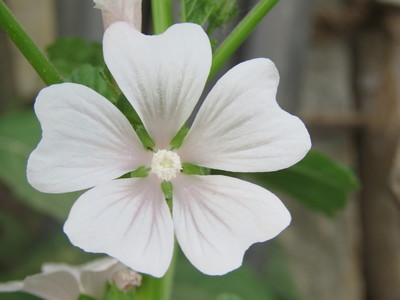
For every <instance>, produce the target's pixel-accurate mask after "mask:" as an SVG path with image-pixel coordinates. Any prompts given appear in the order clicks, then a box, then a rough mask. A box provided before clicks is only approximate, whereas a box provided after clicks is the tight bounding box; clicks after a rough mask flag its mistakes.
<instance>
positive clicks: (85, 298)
mask: <svg viewBox="0 0 400 300" xmlns="http://www.w3.org/2000/svg"><path fill="white" fill-rule="evenodd" d="M77 300H96V299H95V298H92V297H90V296H87V295H79V297H78V299H77Z"/></svg>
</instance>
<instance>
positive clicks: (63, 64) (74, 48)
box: [47, 37, 104, 79]
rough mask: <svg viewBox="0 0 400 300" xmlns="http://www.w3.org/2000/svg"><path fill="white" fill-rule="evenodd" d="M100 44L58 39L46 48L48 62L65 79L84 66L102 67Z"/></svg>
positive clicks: (73, 39)
mask: <svg viewBox="0 0 400 300" xmlns="http://www.w3.org/2000/svg"><path fill="white" fill-rule="evenodd" d="M101 47H102V46H101V43H99V42H88V41H86V40H84V39H81V38H76V37H72V38H71V37H68V38H65V37H64V38H59V39H57V40H56V41H55V42H54V43H53V44H52V45H50V46H49V47H48V48H47V53H48V55H49V59H50V61H52V62H53V64H54V65H55V66H56V68H57V69H58V70H59V71H60V73H61V75H62V76H63V77H64V78H65V79H70V77H71V74H72V73H73V71H74V70H75V69H77V68H79V67H81V66H82V65H84V64H90V65H92V66H100V67H102V66H104V59H103V54H102V50H101Z"/></svg>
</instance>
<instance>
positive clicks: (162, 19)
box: [151, 0, 174, 34]
mask: <svg viewBox="0 0 400 300" xmlns="http://www.w3.org/2000/svg"><path fill="white" fill-rule="evenodd" d="M151 12H152V16H153V28H154V34H160V33H163V32H164V31H165V30H167V28H168V27H169V26H171V25H172V23H173V21H174V20H173V15H172V0H151Z"/></svg>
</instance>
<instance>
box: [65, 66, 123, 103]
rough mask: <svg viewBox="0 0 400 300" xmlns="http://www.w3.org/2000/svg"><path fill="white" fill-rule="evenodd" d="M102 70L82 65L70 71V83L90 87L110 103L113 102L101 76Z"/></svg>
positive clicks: (112, 96) (97, 67) (110, 92)
mask: <svg viewBox="0 0 400 300" xmlns="http://www.w3.org/2000/svg"><path fill="white" fill-rule="evenodd" d="M102 70H103V68H102V67H99V66H92V65H89V64H84V65H82V66H80V67H78V68H76V69H75V70H73V71H72V73H71V77H70V81H71V82H74V83H80V84H83V85H85V86H87V87H90V88H91V89H93V90H95V91H96V92H98V93H99V94H100V95H103V96H104V97H106V98H107V99H109V100H110V101H111V102H115V101H116V100H115V99H114V95H113V93H112V91H111V89H110V88H109V86H108V84H107V82H106V81H105V80H104V79H103V77H102V75H101V73H102Z"/></svg>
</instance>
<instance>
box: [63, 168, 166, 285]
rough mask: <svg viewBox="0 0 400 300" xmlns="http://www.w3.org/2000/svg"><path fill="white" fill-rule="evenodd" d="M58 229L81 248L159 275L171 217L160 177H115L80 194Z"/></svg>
mask: <svg viewBox="0 0 400 300" xmlns="http://www.w3.org/2000/svg"><path fill="white" fill-rule="evenodd" d="M64 231H65V233H66V234H67V235H68V237H69V239H70V240H71V242H72V243H73V244H74V245H76V246H78V247H80V248H82V249H83V250H85V251H87V252H96V253H107V254H108V255H110V256H112V257H115V258H117V259H118V260H119V261H121V262H122V263H123V264H125V265H126V266H128V267H130V268H131V269H132V270H134V271H137V272H141V273H147V274H150V275H153V276H155V277H161V276H163V275H164V274H165V272H166V271H167V269H168V267H169V264H170V262H171V258H172V252H173V242H174V237H173V236H174V233H173V223H172V219H171V214H170V212H169V208H168V206H167V204H166V203H165V200H164V195H163V193H162V191H161V187H160V181H159V179H158V178H156V177H155V176H153V175H150V176H149V177H146V178H140V179H138V178H130V179H117V180H115V181H112V182H111V183H109V184H107V185H103V186H98V187H95V188H93V189H91V190H89V191H88V192H86V193H85V194H83V195H82V196H81V197H80V198H79V199H78V200H77V201H76V202H75V204H74V205H73V207H72V209H71V212H70V214H69V217H68V220H67V222H66V223H65V225H64Z"/></svg>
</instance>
